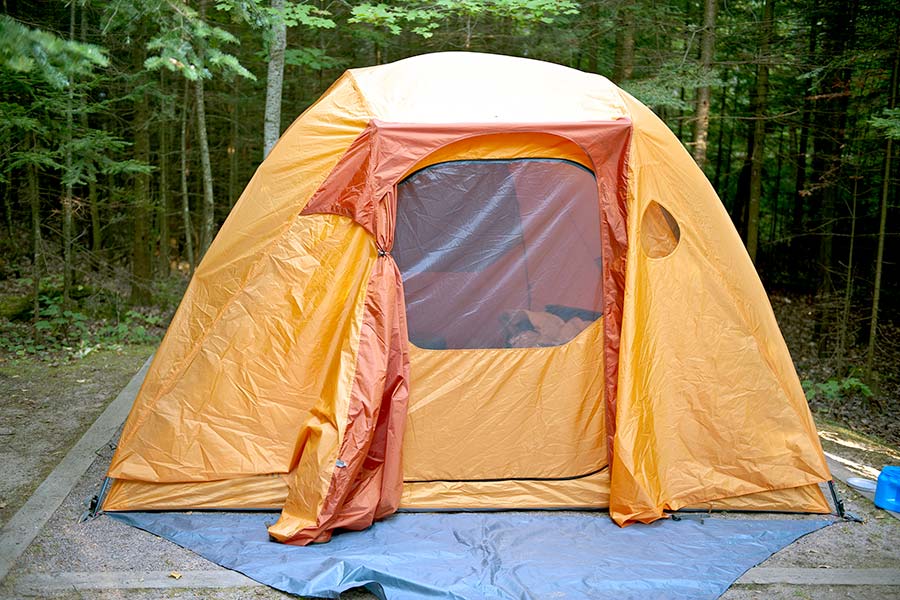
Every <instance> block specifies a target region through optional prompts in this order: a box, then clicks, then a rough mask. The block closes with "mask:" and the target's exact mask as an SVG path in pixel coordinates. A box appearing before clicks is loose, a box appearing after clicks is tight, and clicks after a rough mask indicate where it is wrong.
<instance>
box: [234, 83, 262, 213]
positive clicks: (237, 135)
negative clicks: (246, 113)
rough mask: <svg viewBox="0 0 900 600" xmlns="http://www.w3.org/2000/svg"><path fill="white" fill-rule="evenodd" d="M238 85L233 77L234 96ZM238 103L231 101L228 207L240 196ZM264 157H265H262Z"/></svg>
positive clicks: (237, 92)
mask: <svg viewBox="0 0 900 600" xmlns="http://www.w3.org/2000/svg"><path fill="white" fill-rule="evenodd" d="M239 85H240V79H237V78H235V82H234V95H235V98H240V93H239V91H238V86H239ZM238 106H239V104H238V103H237V102H234V103H232V105H231V142H230V143H229V144H228V202H229V207H230V208H234V204H235V203H236V202H237V199H238V196H240V191H239V190H238V152H237V151H238V145H239V144H240V141H239V139H238V138H239V137H240V128H239V127H240V122H239V120H238V119H239V118H240V111H239V110H238ZM264 158H265V157H264Z"/></svg>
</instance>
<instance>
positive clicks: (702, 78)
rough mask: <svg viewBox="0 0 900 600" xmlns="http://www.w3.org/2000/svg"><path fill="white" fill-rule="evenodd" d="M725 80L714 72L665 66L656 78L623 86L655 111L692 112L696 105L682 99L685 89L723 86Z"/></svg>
mask: <svg viewBox="0 0 900 600" xmlns="http://www.w3.org/2000/svg"><path fill="white" fill-rule="evenodd" d="M720 85H722V81H721V80H720V79H719V77H718V76H717V75H716V73H715V72H714V71H704V70H703V69H700V68H698V67H697V66H696V65H692V64H690V63H685V64H669V65H664V66H663V67H662V68H660V69H659V71H658V72H657V73H656V74H654V75H653V76H652V77H647V78H645V79H640V80H636V81H627V82H623V83H622V88H623V89H624V90H625V91H626V92H628V93H629V94H631V95H632V96H634V97H635V98H637V99H638V100H640V101H641V102H643V103H644V104H646V105H647V106H650V107H652V108H654V109H657V110H659V109H661V108H670V109H673V110H690V109H691V108H692V106H693V103H692V102H691V101H690V100H684V99H682V98H681V90H683V89H696V88H698V87H700V86H720Z"/></svg>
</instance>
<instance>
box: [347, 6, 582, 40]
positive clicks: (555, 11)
mask: <svg viewBox="0 0 900 600" xmlns="http://www.w3.org/2000/svg"><path fill="white" fill-rule="evenodd" d="M578 11H579V5H578V3H577V2H569V1H567V0H434V1H431V2H428V1H423V0H410V1H407V2H392V3H390V4H385V3H382V2H379V3H377V4H373V3H369V2H364V3H362V4H357V5H356V6H354V7H353V9H352V10H351V13H352V17H351V18H350V19H349V21H348V22H349V23H360V24H366V25H370V26H372V27H375V28H377V29H381V30H384V31H386V32H388V33H390V34H391V35H400V34H401V33H402V32H403V31H407V30H408V31H411V32H412V33H414V34H416V35H419V36H421V37H423V38H430V37H431V36H433V35H434V32H435V31H436V30H437V29H438V28H440V27H443V26H446V25H447V18H448V17H463V18H467V19H478V18H481V17H486V18H497V19H508V20H511V21H513V22H514V23H516V24H518V25H526V24H529V23H545V24H549V23H553V22H554V21H555V20H556V19H557V18H558V17H560V16H564V15H575V14H578Z"/></svg>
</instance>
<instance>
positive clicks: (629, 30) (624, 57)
mask: <svg viewBox="0 0 900 600" xmlns="http://www.w3.org/2000/svg"><path fill="white" fill-rule="evenodd" d="M633 5H634V0H623V2H622V3H621V4H619V10H618V11H617V12H616V50H615V54H614V56H613V74H612V79H613V81H614V82H615V83H618V84H621V83H622V82H623V81H627V80H629V79H631V74H632V72H633V71H634V7H633Z"/></svg>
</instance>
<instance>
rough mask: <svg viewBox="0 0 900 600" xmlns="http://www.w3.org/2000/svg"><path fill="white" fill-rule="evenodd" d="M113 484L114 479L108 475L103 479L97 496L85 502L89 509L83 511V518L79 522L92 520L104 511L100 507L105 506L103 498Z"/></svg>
mask: <svg viewBox="0 0 900 600" xmlns="http://www.w3.org/2000/svg"><path fill="white" fill-rule="evenodd" d="M111 484H112V479H110V478H109V477H106V478H105V479H104V480H103V485H101V486H100V491H99V492H98V493H97V495H96V496H92V497H91V499H90V500H87V501H86V502H85V504H86V505H87V510H86V511H84V513H82V515H81V518H80V519H78V522H79V523H84V522H85V521H91V520H93V519H96V518H97V517H98V516H99V515H100V513H101V512H103V511H102V510H101V509H100V507H101V506H103V500H104V498H106V493H107V492H108V491H109V486H110V485H111Z"/></svg>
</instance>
